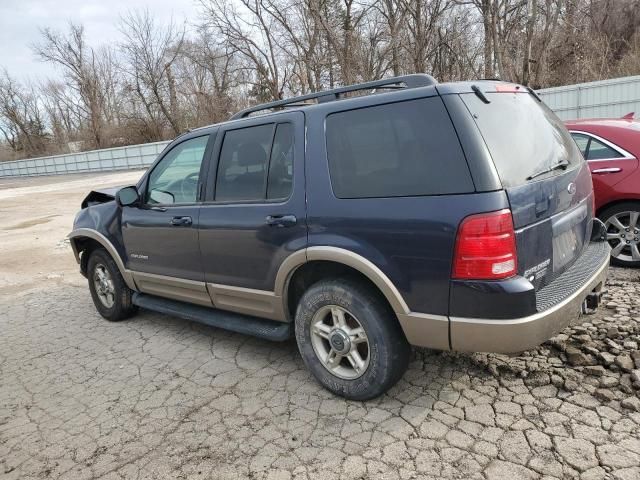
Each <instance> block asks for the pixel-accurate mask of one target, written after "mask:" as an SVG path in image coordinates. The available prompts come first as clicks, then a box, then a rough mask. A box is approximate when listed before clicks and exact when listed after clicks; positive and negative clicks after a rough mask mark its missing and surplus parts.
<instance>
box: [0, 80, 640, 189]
mask: <svg viewBox="0 0 640 480" xmlns="http://www.w3.org/2000/svg"><path fill="white" fill-rule="evenodd" d="M538 93H539V94H540V96H541V97H542V99H543V100H544V101H545V103H546V104H547V105H549V107H551V109H552V110H554V111H555V112H556V113H557V114H558V116H559V117H560V118H562V119H563V120H569V119H575V118H590V117H621V116H623V115H626V114H627V113H629V112H637V113H638V116H640V75H638V76H634V77H623V78H616V79H613V80H603V81H600V82H589V83H580V84H577V85H567V86H565V87H555V88H545V89H542V90H538ZM168 143H169V142H157V143H147V144H143V145H131V146H129V147H120V148H107V149H104V150H94V151H91V152H82V153H70V154H67V155H56V156H53V157H41V158H31V159H28V160H15V161H12V162H0V177H17V176H36V175H59V174H65V173H76V172H90V171H109V170H126V169H133V168H140V167H145V166H147V165H150V164H151V163H152V162H153V161H154V160H155V158H156V156H157V155H158V154H159V153H160V152H161V151H162V149H163V148H164V147H165V145H167V144H168Z"/></svg>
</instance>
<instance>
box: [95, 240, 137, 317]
mask: <svg viewBox="0 0 640 480" xmlns="http://www.w3.org/2000/svg"><path fill="white" fill-rule="evenodd" d="M90 255H91V256H90V257H89V261H88V262H87V279H88V281H89V291H90V292H91V298H92V299H93V304H94V305H95V306H96V310H98V313H99V314H100V315H102V316H103V317H104V318H106V319H107V320H109V321H110V322H119V321H120V320H125V319H127V318H129V317H131V316H132V315H134V314H135V313H136V312H137V310H138V307H136V306H135V305H134V304H133V301H132V297H133V291H132V290H131V289H130V288H129V287H127V284H126V283H125V282H124V279H123V278H122V275H120V270H118V266H117V265H116V263H115V262H114V261H113V258H111V255H109V254H108V253H107V251H106V250H104V249H102V248H98V249H96V250H94V251H93V252H91V254H90ZM101 268H104V270H106V271H107V272H108V274H109V276H110V280H111V282H112V284H113V304H112V305H111V306H108V305H106V304H105V303H104V302H103V300H101V299H100V296H99V293H98V290H97V288H98V287H97V286H96V282H95V281H94V278H95V275H96V270H97V269H101Z"/></svg>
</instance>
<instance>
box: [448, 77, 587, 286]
mask: <svg viewBox="0 0 640 480" xmlns="http://www.w3.org/2000/svg"><path fill="white" fill-rule="evenodd" d="M482 89H483V90H484V93H482V94H477V93H463V94H461V95H460V97H461V98H462V100H463V102H464V103H465V105H466V106H467V108H468V110H469V112H470V113H471V115H472V116H473V118H474V119H475V122H476V124H477V126H478V128H479V129H480V133H481V134H482V137H483V138H484V141H485V143H486V145H487V147H488V149H489V152H490V154H491V157H492V159H493V163H494V164H495V167H496V170H497V173H498V176H499V177H500V180H501V182H502V185H503V187H504V189H505V192H506V194H507V196H508V199H509V203H510V206H511V210H512V213H513V221H514V226H515V229H516V241H517V248H518V272H519V274H520V275H523V276H524V277H526V278H527V279H529V281H531V283H532V284H533V285H534V286H535V287H536V289H538V288H541V287H542V286H544V285H546V284H548V283H549V282H550V281H551V280H552V279H554V278H556V277H557V276H558V275H560V274H561V273H562V272H564V271H565V270H566V269H567V268H569V267H570V266H571V265H572V264H573V262H574V261H575V260H576V258H577V257H578V256H579V255H580V254H581V253H582V251H583V248H584V247H585V246H586V244H587V243H588V241H589V238H590V235H591V228H592V226H591V219H592V217H593V193H592V183H591V175H590V173H589V169H588V167H587V164H586V162H585V161H584V159H583V158H582V155H581V154H580V151H579V150H578V147H577V146H576V144H575V142H574V141H573V139H572V138H571V136H570V134H569V132H568V131H567V130H566V128H565V127H564V125H563V123H562V122H561V121H560V120H559V119H558V117H557V116H556V115H555V114H554V113H553V112H552V111H551V110H550V109H549V108H548V107H547V106H546V105H545V104H544V103H542V102H540V101H539V100H538V99H537V98H536V97H535V96H534V95H531V94H529V93H528V92H527V91H526V90H525V89H524V88H523V87H519V86H515V85H505V84H495V83H488V82H487V83H486V84H484V82H483V85H482ZM483 96H484V98H482V97H483ZM487 102H488V103H487Z"/></svg>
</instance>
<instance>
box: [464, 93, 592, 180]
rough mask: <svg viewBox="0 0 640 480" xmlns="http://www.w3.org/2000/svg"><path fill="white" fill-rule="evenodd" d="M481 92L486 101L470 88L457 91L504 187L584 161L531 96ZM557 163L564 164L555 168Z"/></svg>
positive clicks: (560, 127)
mask: <svg viewBox="0 0 640 480" xmlns="http://www.w3.org/2000/svg"><path fill="white" fill-rule="evenodd" d="M485 95H486V97H487V98H488V99H489V101H490V102H491V103H488V104H486V103H484V102H483V101H482V100H481V99H480V98H478V97H477V96H476V95H475V94H474V93H469V94H463V95H460V96H461V97H462V100H463V101H464V102H465V104H466V105H467V108H468V109H469V111H470V112H471V114H472V115H473V117H474V119H475V121H476V124H477V125H478V128H480V132H481V133H482V136H483V137H484V141H485V143H486V144H487V147H489V151H490V153H491V157H492V158H493V161H494V163H495V166H496V169H497V171H498V175H499V176H500V180H501V181H502V184H503V186H504V187H514V186H517V185H522V184H524V183H527V182H533V181H536V180H539V179H544V178H549V177H551V176H554V175H562V174H563V173H564V172H565V171H566V170H571V169H572V168H573V167H575V166H577V165H578V164H579V163H581V162H583V161H584V160H583V159H582V155H581V154H580V151H579V150H578V147H577V145H576V144H575V142H574V141H573V139H572V138H571V135H570V134H569V132H568V131H567V129H566V128H565V126H564V124H563V123H562V121H561V120H560V119H559V118H558V117H557V116H556V115H555V114H554V113H553V112H552V111H551V110H550V109H549V108H548V107H547V106H546V105H545V104H544V103H541V102H539V101H538V100H536V99H535V98H534V97H533V95H529V94H526V93H485ZM559 164H565V165H566V168H557V166H558V165H559ZM541 172H545V173H541Z"/></svg>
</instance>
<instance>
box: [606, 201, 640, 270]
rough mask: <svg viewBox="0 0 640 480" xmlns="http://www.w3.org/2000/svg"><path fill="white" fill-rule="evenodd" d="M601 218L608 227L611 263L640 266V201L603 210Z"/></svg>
mask: <svg viewBox="0 0 640 480" xmlns="http://www.w3.org/2000/svg"><path fill="white" fill-rule="evenodd" d="M599 217H600V219H601V220H602V221H603V222H604V224H605V226H606V227H607V241H608V242H609V245H611V263H612V264H614V265H617V266H621V267H640V203H639V202H625V203H620V204H618V205H614V206H613V207H610V208H607V209H605V210H603V211H602V212H601V213H600V215H599Z"/></svg>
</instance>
